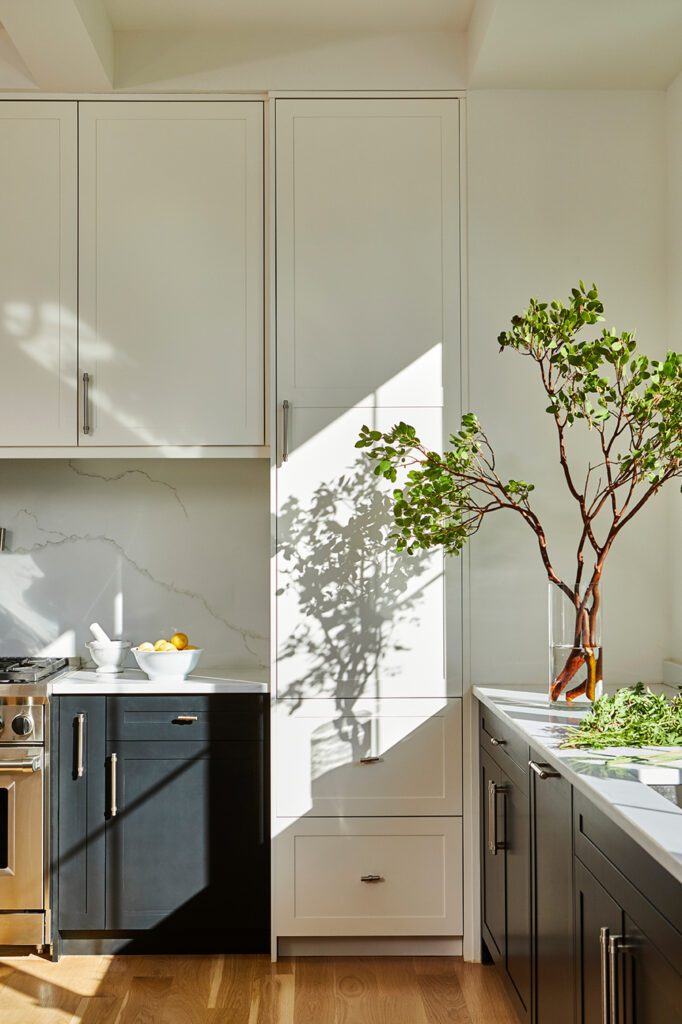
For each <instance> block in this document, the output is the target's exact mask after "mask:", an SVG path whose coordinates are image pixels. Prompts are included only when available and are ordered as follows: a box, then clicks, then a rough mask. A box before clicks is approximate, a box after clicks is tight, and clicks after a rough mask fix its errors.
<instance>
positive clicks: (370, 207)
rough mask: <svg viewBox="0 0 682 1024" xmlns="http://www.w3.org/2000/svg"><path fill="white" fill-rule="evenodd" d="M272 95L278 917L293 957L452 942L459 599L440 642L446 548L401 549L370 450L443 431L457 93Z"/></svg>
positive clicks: (451, 305) (454, 299)
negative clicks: (338, 943) (353, 945)
mask: <svg viewBox="0 0 682 1024" xmlns="http://www.w3.org/2000/svg"><path fill="white" fill-rule="evenodd" d="M275 107H276V109H275V166H276V175H275V177H276V180H275V200H276V202H275V207H276V221H275V228H276V259H275V262H276V321H275V323H276V346H277V347H276V366H277V372H276V399H277V412H278V438H277V446H276V460H275V461H276V472H275V480H276V598H275V600H276V608H275V616H274V619H275V622H276V638H275V643H274V652H275V655H274V657H275V663H274V666H273V667H274V672H273V688H274V701H273V708H274V722H273V736H274V745H273V773H272V778H273V793H272V799H273V823H274V830H273V831H274V836H275V838H274V846H273V853H274V865H275V867H274V931H275V934H276V937H277V941H278V943H279V951H280V952H282V951H290V952H296V951H297V950H298V951H302V952H303V951H307V950H309V949H314V948H316V943H315V940H317V948H320V949H324V948H325V946H324V943H323V942H320V940H321V939H322V938H327V939H330V938H332V937H334V938H336V939H340V938H341V937H357V938H363V939H364V940H365V941H366V940H367V939H368V938H369V937H376V938H377V939H381V938H383V939H384V941H385V942H386V941H388V937H392V939H395V937H402V938H403V939H404V940H405V941H406V942H407V943H408V945H409V939H413V940H414V941H415V942H417V940H418V939H419V938H420V937H421V938H422V939H423V937H440V938H454V937H457V936H461V934H462V819H461V814H462V784H461V776H462V763H461V731H462V715H461V658H460V656H459V654H460V651H461V637H460V635H459V618H460V617H459V615H458V614H457V612H458V606H457V607H456V608H455V609H453V614H450V615H448V637H447V642H446V634H445V621H446V614H445V612H446V609H445V576H444V564H443V557H442V555H441V554H440V553H429V554H427V555H420V556H414V557H412V558H410V557H409V556H401V557H397V556H396V555H395V554H394V553H393V551H392V545H391V543H390V542H389V541H388V540H387V538H388V534H389V533H390V532H391V518H392V517H391V501H390V489H389V488H388V487H386V486H384V485H383V482H380V481H379V480H378V478H377V477H376V476H375V475H374V474H373V471H372V469H373V467H372V465H371V464H370V462H369V460H368V459H367V457H366V455H365V454H364V453H363V452H362V451H360V450H357V449H355V447H354V445H355V441H356V440H357V436H358V431H359V429H360V427H361V426H362V425H363V424H364V423H367V424H370V425H371V426H373V427H375V428H377V429H380V430H384V429H389V428H390V427H391V426H392V425H393V424H394V423H395V422H397V421H399V420H405V421H407V422H410V423H412V424H414V426H415V427H416V428H417V430H418V432H419V434H420V436H421V437H422V438H423V439H424V440H426V441H427V442H428V443H429V444H430V445H431V446H433V447H440V446H441V444H442V440H443V437H442V435H443V426H444V422H443V410H444V403H443V356H444V352H445V353H446V354H447V359H448V363H449V365H450V366H453V365H456V366H458V365H459V359H458V355H459V324H460V308H459V282H460V273H459V247H460V226H459V195H460V192H459V123H458V116H459V111H458V101H457V100H456V99H429V98H423V99H400V98H395V99H369V98H365V99H361V98H357V99H321V98H316V99H278V100H277V101H276V104H275ZM458 386H459V382H458V381H452V380H448V387H449V388H452V387H454V388H456V389H457V390H458ZM448 427H449V429H452V427H451V425H450V424H448ZM457 589H458V588H456V587H455V588H454V590H453V588H452V587H449V588H448V592H449V593H453V592H454V593H455V594H456V600H457V599H458V597H459V595H458V594H457ZM446 648H447V651H448V654H449V656H448V657H446ZM326 948H331V947H329V946H327V947H326ZM374 948H377V949H379V948H380V945H379V946H375V947H374ZM404 948H407V946H405V947H404Z"/></svg>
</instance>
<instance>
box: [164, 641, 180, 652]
mask: <svg viewBox="0 0 682 1024" xmlns="http://www.w3.org/2000/svg"><path fill="white" fill-rule="evenodd" d="M161 650H162V651H175V652H177V647H176V646H175V644H171V643H169V642H168V641H166V643H165V644H164V645H163V647H162V648H161Z"/></svg>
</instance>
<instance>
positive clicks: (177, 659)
mask: <svg viewBox="0 0 682 1024" xmlns="http://www.w3.org/2000/svg"><path fill="white" fill-rule="evenodd" d="M203 653H204V652H203V650H198V651H141V650H140V649H139V648H138V647H133V654H134V655H135V661H136V662H137V664H138V665H139V666H140V668H141V669H142V671H143V672H144V673H145V675H147V676H148V677H149V678H150V679H151V680H152V682H154V683H177V682H181V681H182V680H183V679H186V678H187V676H188V675H189V674H190V672H193V671H194V669H195V668H196V667H197V665H198V664H199V658H200V657H201V655H202V654H203Z"/></svg>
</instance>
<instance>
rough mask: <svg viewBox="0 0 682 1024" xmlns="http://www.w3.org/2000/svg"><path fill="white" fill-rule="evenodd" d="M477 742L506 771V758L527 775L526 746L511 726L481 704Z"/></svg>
mask: <svg viewBox="0 0 682 1024" xmlns="http://www.w3.org/2000/svg"><path fill="white" fill-rule="evenodd" d="M479 742H480V744H481V747H482V748H483V749H484V750H485V751H486V753H488V754H489V755H490V756H491V757H493V758H495V760H496V761H497V762H498V764H499V765H500V766H501V767H502V768H503V770H505V771H507V770H508V768H507V758H509V760H511V761H513V762H514V764H515V765H516V766H517V768H520V769H521V771H522V772H523V773H524V775H525V774H527V773H528V756H529V755H528V744H527V743H525V742H524V741H523V740H522V739H521V737H520V736H519V735H518V734H517V733H516V732H514V730H513V729H512V728H511V726H509V725H507V724H506V723H505V722H503V721H502V719H501V718H499V717H498V716H497V715H496V714H494V713H493V712H492V711H490V710H489V709H488V708H487V707H485V705H483V704H481V712H480V718H479Z"/></svg>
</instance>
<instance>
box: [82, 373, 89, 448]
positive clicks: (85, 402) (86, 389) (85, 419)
mask: <svg viewBox="0 0 682 1024" xmlns="http://www.w3.org/2000/svg"><path fill="white" fill-rule="evenodd" d="M83 433H84V434H89V433H90V374H89V373H84V374H83Z"/></svg>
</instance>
